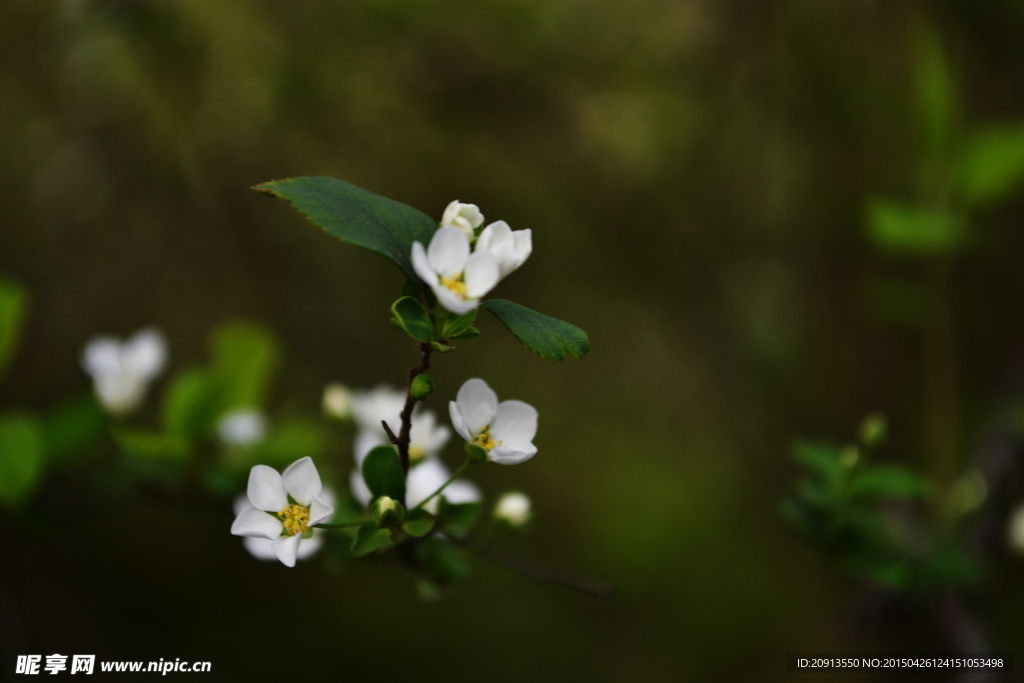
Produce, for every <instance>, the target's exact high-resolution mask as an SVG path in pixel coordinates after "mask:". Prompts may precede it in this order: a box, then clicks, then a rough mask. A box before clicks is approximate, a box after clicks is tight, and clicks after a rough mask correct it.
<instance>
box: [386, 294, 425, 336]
mask: <svg viewBox="0 0 1024 683" xmlns="http://www.w3.org/2000/svg"><path fill="white" fill-rule="evenodd" d="M391 314H392V315H393V316H394V319H395V321H397V322H398V327H399V329H401V330H403V331H405V333H406V334H408V335H409V336H410V337H412V338H413V339H415V340H416V341H418V342H423V343H427V342H429V341H430V340H431V338H432V337H433V336H434V325H433V324H432V323H431V322H430V316H429V315H427V311H426V310H425V309H424V308H423V304H421V303H420V302H419V301H418V300H417V299H414V298H412V297H411V296H403V297H402V298H401V299H399V300H398V301H396V302H395V303H393V304H392V305H391Z"/></svg>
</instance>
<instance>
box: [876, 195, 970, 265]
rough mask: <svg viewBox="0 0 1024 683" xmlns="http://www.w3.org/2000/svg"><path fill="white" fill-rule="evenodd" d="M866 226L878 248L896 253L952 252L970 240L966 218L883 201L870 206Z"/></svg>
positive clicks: (877, 201) (946, 212) (945, 212)
mask: <svg viewBox="0 0 1024 683" xmlns="http://www.w3.org/2000/svg"><path fill="white" fill-rule="evenodd" d="M866 227H867V232H868V237H869V238H870V239H871V241H872V242H873V243H874V244H875V246H877V247H878V248H880V249H883V250H885V251H889V252H893V253H905V254H936V253H945V252H950V251H954V250H956V249H957V248H959V247H960V246H961V245H963V244H964V242H965V241H966V238H967V223H966V221H965V220H964V217H963V216H960V215H957V214H953V213H950V212H948V211H940V210H935V209H927V208H923V207H918V206H913V205H908V204H897V203H895V202H889V201H884V200H874V201H872V202H870V203H869V204H868V209H867V226H866Z"/></svg>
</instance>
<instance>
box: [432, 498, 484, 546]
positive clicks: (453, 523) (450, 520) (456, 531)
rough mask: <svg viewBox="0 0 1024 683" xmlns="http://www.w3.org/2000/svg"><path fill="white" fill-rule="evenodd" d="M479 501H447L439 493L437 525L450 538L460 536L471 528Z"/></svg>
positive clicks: (478, 509)
mask: <svg viewBox="0 0 1024 683" xmlns="http://www.w3.org/2000/svg"><path fill="white" fill-rule="evenodd" d="M479 512H480V503H449V502H448V499H447V498H445V497H444V494H441V496H440V501H439V502H438V504H437V526H438V528H439V529H440V530H441V531H443V532H444V533H445V534H447V535H449V536H451V537H452V538H462V537H464V536H465V535H466V534H468V533H469V531H470V529H472V528H473V522H475V521H476V518H477V515H478V514H479Z"/></svg>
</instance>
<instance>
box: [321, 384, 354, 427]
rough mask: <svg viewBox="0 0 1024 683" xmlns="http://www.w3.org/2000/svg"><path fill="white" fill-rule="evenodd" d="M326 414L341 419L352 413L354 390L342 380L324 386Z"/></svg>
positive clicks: (345, 418)
mask: <svg viewBox="0 0 1024 683" xmlns="http://www.w3.org/2000/svg"><path fill="white" fill-rule="evenodd" d="M323 409H324V414H325V415H327V416H328V417H333V418H336V419H339V420H347V419H348V418H349V417H351V415H352V392H351V391H349V388H348V387H347V386H345V385H344V384H342V383H341V382H331V383H330V384H328V385H327V386H326V387H324V397H323Z"/></svg>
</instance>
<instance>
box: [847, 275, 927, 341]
mask: <svg viewBox="0 0 1024 683" xmlns="http://www.w3.org/2000/svg"><path fill="white" fill-rule="evenodd" d="M863 296H864V305H865V307H866V308H867V309H868V310H869V311H870V312H871V313H873V314H874V315H875V316H877V318H878V319H879V320H881V321H883V322H886V323H890V324H894V325H903V326H905V327H909V328H912V329H918V328H920V327H921V326H922V325H923V324H924V323H925V322H926V321H927V320H928V319H929V318H930V317H931V315H932V312H933V311H935V310H936V305H937V304H938V300H937V298H936V296H935V294H934V293H933V292H931V291H930V290H929V289H928V288H927V287H925V286H924V285H923V284H921V283H919V282H914V281H913V280H906V279H896V278H888V277H886V278H882V277H876V278H872V279H871V280H869V281H868V282H867V283H866V284H865V286H864V290H863Z"/></svg>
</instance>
